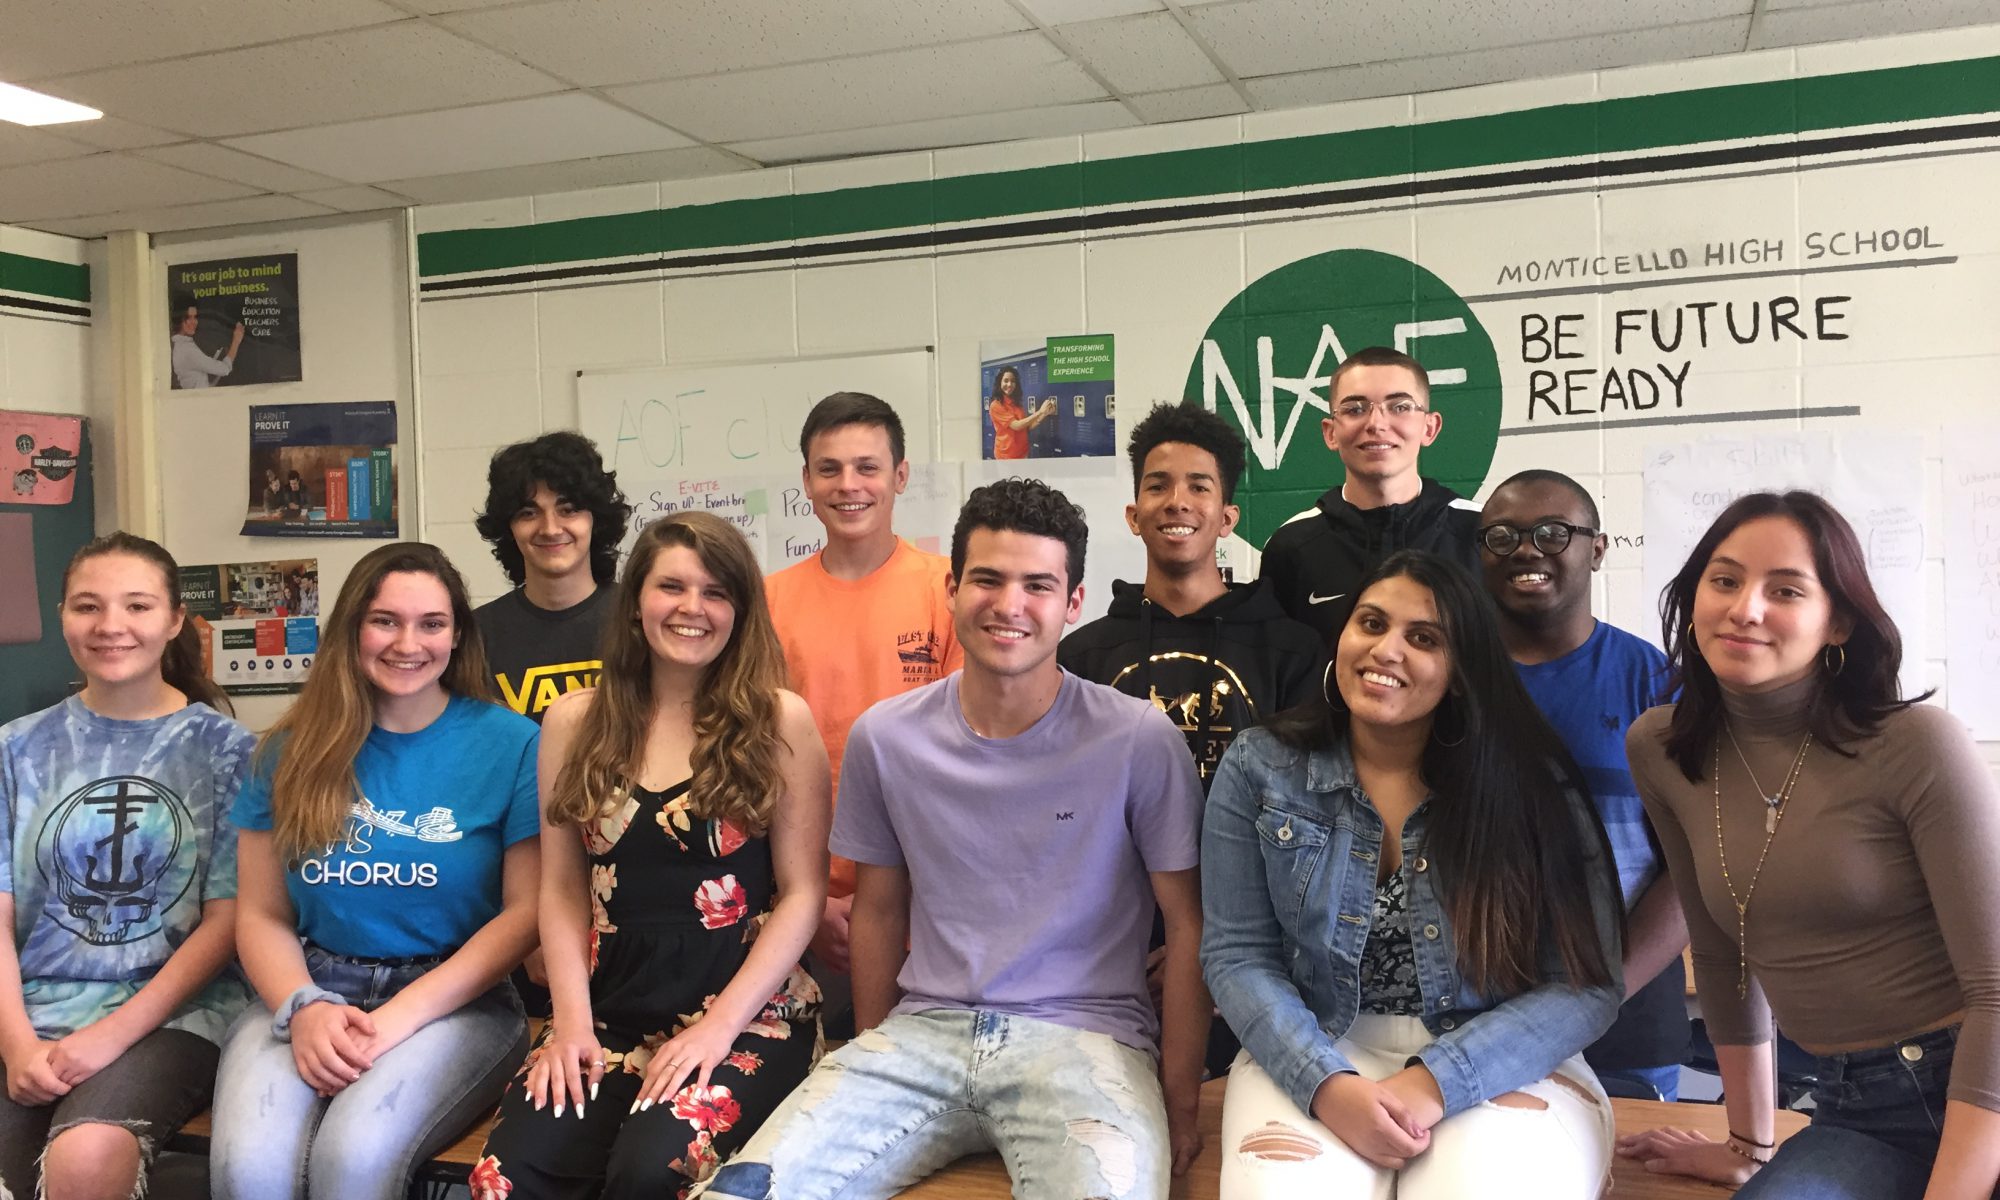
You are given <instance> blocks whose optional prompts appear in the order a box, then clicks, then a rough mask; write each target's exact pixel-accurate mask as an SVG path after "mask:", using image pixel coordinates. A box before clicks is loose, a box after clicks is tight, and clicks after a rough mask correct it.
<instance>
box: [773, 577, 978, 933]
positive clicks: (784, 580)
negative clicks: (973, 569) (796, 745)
mask: <svg viewBox="0 0 2000 1200" xmlns="http://www.w3.org/2000/svg"><path fill="white" fill-rule="evenodd" d="M950 571H951V560H950V559H947V558H945V557H944V556H943V555H940V554H929V553H926V552H924V551H922V550H919V549H917V548H916V547H915V546H912V545H911V544H910V543H909V542H907V541H904V540H903V539H902V538H897V539H896V549H895V551H894V552H893V553H891V554H890V555H889V561H887V562H885V563H883V564H882V565H881V566H879V567H877V568H875V570H874V571H872V572H870V573H869V574H868V576H867V577H866V578H864V579H854V580H848V579H836V578H834V577H833V576H832V575H829V574H828V573H827V570H826V567H825V565H824V564H822V563H821V562H820V556H819V555H817V554H815V555H813V556H812V557H811V558H808V559H806V560H805V561H804V562H801V563H794V564H793V565H791V566H789V567H786V568H785V569H784V570H782V571H779V572H778V573H777V574H775V575H772V576H770V577H769V578H767V579H766V580H764V591H765V595H766V596H767V597H768V599H769V601H770V605H771V620H772V622H773V623H774V624H775V625H776V626H777V627H778V641H779V642H780V643H782V644H783V646H784V648H785V664H786V666H787V668H788V669H789V673H790V675H791V685H792V690H793V691H795V692H797V693H798V694H799V695H801V696H803V697H805V701H806V703H807V704H808V705H811V706H812V713H813V722H814V723H815V724H817V725H818V726H819V735H820V737H821V738H822V739H823V740H824V741H825V742H826V754H827V757H828V758H829V759H831V760H832V761H833V786H834V799H835V801H836V802H838V800H839V798H840V759H841V752H842V751H843V750H845V749H846V747H847V731H848V729H849V728H851V727H852V726H853V725H854V720H855V718H856V717H859V716H860V715H861V714H862V712H863V711H864V710H865V709H867V708H868V706H869V705H871V704H874V703H875V702H876V701H878V700H886V699H888V698H889V697H891V696H895V695H900V694H901V693H903V692H907V691H910V690H911V689H913V688H920V687H922V686H923V685H925V684H927V683H931V682H933V681H935V680H939V679H943V678H944V677H945V676H946V675H949V674H951V673H952V672H953V671H956V670H958V668H959V667H960V666H961V665H962V664H963V662H964V655H963V654H962V653H961V652H960V651H959V647H958V639H957V637H955V636H954V635H953V634H952V629H951V603H950V601H949V600H947V599H946V598H945V591H944V580H945V576H946V575H947V574H948V573H949V572H950ZM829 882H830V886H829V889H828V891H829V894H831V895H834V896H851V895H853V894H854V864H853V862H851V861H849V860H848V859H845V858H839V857H836V858H835V859H834V860H833V871H832V877H831V879H830V881H829Z"/></svg>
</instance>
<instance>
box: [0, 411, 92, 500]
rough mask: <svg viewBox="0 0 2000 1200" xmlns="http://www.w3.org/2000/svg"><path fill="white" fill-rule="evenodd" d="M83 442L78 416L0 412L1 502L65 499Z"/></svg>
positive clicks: (71, 491)
mask: <svg viewBox="0 0 2000 1200" xmlns="http://www.w3.org/2000/svg"><path fill="white" fill-rule="evenodd" d="M82 448H83V418H82V417H65V416H59V415H57V414H55V413H29V412H0V474H4V475H5V476H6V478H7V485H6V488H5V490H4V491H0V504H68V503H69V500H70V497H71V496H72V495H74V494H75V492H76V466H77V461H78V454H79V452H80V451H81V450H82Z"/></svg>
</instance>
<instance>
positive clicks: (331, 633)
mask: <svg viewBox="0 0 2000 1200" xmlns="http://www.w3.org/2000/svg"><path fill="white" fill-rule="evenodd" d="M403 571H407V572H410V573H412V574H416V575H429V576H431V577H432V578H434V579H436V580H437V581H438V582H439V583H441V584H443V585H444V590H445V594H446V595H447V596H449V597H450V598H451V632H452V652H451V661H450V662H448V663H446V664H445V668H444V675H443V676H442V677H441V678H440V679H439V682H440V683H441V684H443V685H444V689H445V690H446V691H447V692H450V693H452V694H454V695H458V696H470V697H472V698H473V699H475V700H485V701H488V702H489V703H498V701H499V695H498V693H496V692H495V691H494V688H493V675H492V672H490V671H488V670H487V667H486V645H485V643H484V642H482V641H480V640H479V627H478V626H477V625H475V624H474V623H473V618H472V601H471V600H469V599H468V598H467V595H466V591H465V580H463V579H461V578H460V577H459V574H458V568H456V567H454V566H452V565H451V560H450V559H448V558H446V557H445V556H444V551H442V550H440V549H438V548H437V547H436V546H432V545H430V544H428V543H425V542H392V543H390V544H389V545H387V546H381V547H378V548H377V549H374V550H371V551H369V552H368V553H367V554H365V555H363V556H362V559H361V561H360V562H358V563H355V564H354V569H353V570H351V571H349V572H348V573H347V581H346V582H345V583H343V584H341V585H340V598H339V599H337V600H335V601H334V603H333V612H332V614H331V615H329V616H328V617H327V619H326V628H325V630H324V631H323V633H322V635H321V638H320V646H319V657H318V659H317V660H315V661H314V663H313V666H312V672H311V673H310V674H308V675H307V676H306V682H305V686H304V687H302V688H300V689H299V698H298V699H297V700H296V701H295V702H293V704H292V707H291V709H290V710H289V711H287V712H286V713H285V715H284V716H283V717H281V718H279V720H278V723H277V724H276V725H273V726H272V727H271V729H270V731H269V732H267V733H266V734H265V735H264V736H263V738H262V739H261V740H260V741H259V742H258V744H257V756H256V762H257V767H258V769H259V770H262V769H264V768H265V766H266V764H268V763H270V762H271V760H272V758H273V756H275V759H276V766H275V769H273V770H272V772H271V818H272V820H271V832H272V835H273V841H274V842H275V843H276V844H277V848H278V853H279V854H280V855H281V856H282V857H283V860H284V861H285V862H288V863H291V862H297V861H298V860H299V859H301V858H304V857H306V856H307V855H309V854H314V853H317V852H318V851H319V850H320V849H321V848H322V847H324V846H328V845H331V844H332V843H334V842H336V841H338V840H339V839H340V837H341V834H342V831H343V830H344V829H345V828H346V824H347V818H348V813H349V812H350V811H352V809H353V807H354V801H355V798H356V796H357V795H358V794H359V788H358V786H357V784H356V783H355V779H354V758H355V755H357V754H359V753H361V744H362V743H363V742H365V741H367V740H368V731H369V730H371V729H373V728H374V727H375V689H374V687H373V686H372V685H371V684H370V683H369V682H368V676H367V674H366V673H365V672H363V671H362V669H361V650H360V642H361V622H362V620H363V618H365V617H366V616H367V615H368V609H369V606H370V605H372V604H374V603H375V596H376V593H378V592H380V591H381V590H382V580H383V579H384V578H385V577H386V576H389V575H393V574H396V573H398V572H403Z"/></svg>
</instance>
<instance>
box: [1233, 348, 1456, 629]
mask: <svg viewBox="0 0 2000 1200" xmlns="http://www.w3.org/2000/svg"><path fill="white" fill-rule="evenodd" d="M1327 394H1328V397H1329V398H1330V400H1331V401H1332V408H1331V411H1330V412H1329V413H1328V415H1327V416H1326V418H1325V419H1324V420H1322V421H1321V422H1320V433H1321V435H1322V436H1324V437H1325V439H1326V446H1327V449H1329V450H1332V451H1333V452H1334V453H1336V454H1338V455H1339V456H1340V462H1341V465H1342V466H1344V467H1345V468H1347V481H1346V482H1345V483H1344V484H1342V485H1341V486H1340V487H1337V488H1334V489H1332V490H1331V491H1329V492H1327V493H1326V495H1324V496H1321V497H1320V498H1319V503H1318V504H1317V505H1315V506H1314V507H1312V508H1309V509H1307V510H1305V511H1304V512H1302V513H1300V514H1298V515H1297V516H1295V517H1293V518H1292V519H1291V520H1289V521H1286V522H1285V523H1284V524H1283V525H1280V526H1279V527H1278V531H1277V532H1276V533H1273V534H1272V535H1271V539H1270V540H1269V541H1268V542H1265V543H1264V566H1263V570H1262V572H1261V575H1262V577H1263V579H1264V580H1266V581H1267V582H1268V583H1269V584H1270V586H1271V589H1272V592H1273V593H1274V594H1275V595H1276V597H1277V601H1278V604H1279V605H1280V606H1281V607H1283V608H1284V610H1285V612H1286V613H1288V614H1289V615H1290V616H1291V617H1292V618H1293V619H1294V620H1298V621H1303V622H1305V623H1306V624H1307V625H1310V626H1312V628H1313V631H1314V632H1315V633H1317V634H1318V635H1319V638H1320V643H1321V645H1323V646H1330V645H1331V644H1332V643H1333V640H1334V638H1336V637H1338V636H1339V634H1340V630H1341V628H1342V627H1343V626H1344V625H1346V624H1347V616H1348V614H1349V613H1351V612H1353V611H1354V591H1355V586H1356V585H1357V584H1359V583H1360V582H1361V580H1362V578H1363V577H1365V576H1366V575H1367V574H1368V573H1369V572H1370V571H1373V570H1374V569H1375V568H1376V567H1377V566H1378V565H1380V563H1381V562H1382V560H1383V559H1385V558H1387V557H1389V555H1391V554H1393V553H1395V552H1396V551H1398V550H1428V551H1430V552H1431V553H1433V554H1437V555H1441V556H1443V557H1445V558H1448V559H1450V560H1452V561H1453V562H1455V563H1458V564H1459V565H1460V566H1462V567H1464V568H1465V569H1466V570H1467V571H1468V572H1471V577H1472V578H1473V579H1475V580H1476V579H1478V578H1479V570H1480V564H1479V549H1478V541H1479V506H1478V505H1477V504H1474V503H1472V502H1471V501H1470V500H1465V499H1461V498H1460V497H1459V495H1458V494H1457V493H1456V492H1454V491H1452V490H1451V489H1450V488H1448V487H1446V486H1444V485H1443V484H1441V483H1438V482H1437V481H1436V480H1432V479H1425V478H1424V477H1423V476H1421V475H1419V474H1417V453H1418V451H1420V450H1422V449H1423V448H1424V447H1425V446H1428V445H1430V444H1431V443H1432V442H1435V441H1436V440H1437V436H1438V432H1439V431H1440V430H1441V429H1443V428H1444V417H1443V416H1441V415H1440V414H1438V413H1435V412H1432V411H1431V408H1430V378H1429V376H1428V375H1427V374H1426V373H1425V372H1424V368H1423V366H1422V365H1421V364H1419V363H1418V362H1417V360H1416V359H1414V358H1411V357H1410V356H1409V355H1407V354H1404V353H1402V352H1401V351H1398V350H1391V349H1388V348H1387V347H1383V346H1371V347H1369V348H1368V349H1366V350H1357V351H1355V352H1354V353H1353V354H1351V355H1349V356H1348V357H1347V359H1346V360H1345V361H1344V362H1342V363H1341V364H1340V366H1339V367H1337V368H1335V370H1334V372H1333V381H1332V383H1331V385H1330V386H1329V387H1328V389H1327Z"/></svg>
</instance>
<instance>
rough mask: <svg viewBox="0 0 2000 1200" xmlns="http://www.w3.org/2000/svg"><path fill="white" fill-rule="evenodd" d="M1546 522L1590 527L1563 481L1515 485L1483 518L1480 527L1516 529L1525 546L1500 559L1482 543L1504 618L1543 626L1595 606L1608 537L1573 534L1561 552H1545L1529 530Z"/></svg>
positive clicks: (1487, 575)
mask: <svg viewBox="0 0 2000 1200" xmlns="http://www.w3.org/2000/svg"><path fill="white" fill-rule="evenodd" d="M1543 521H1562V522H1565V523H1567V524H1570V525H1580V526H1584V527H1589V526H1590V525H1591V524H1593V522H1592V521H1591V517H1590V513H1589V512H1588V511H1586V510H1585V508H1584V504H1583V500H1582V498H1581V497H1579V496H1578V495H1577V494H1576V493H1575V492H1573V491H1571V490H1570V489H1569V488H1567V487H1564V486H1563V485H1562V484H1560V483H1553V482H1548V481H1540V482H1534V483H1516V484H1510V485H1508V486H1506V487H1503V488H1501V489H1500V490H1499V491H1497V492H1494V493H1493V495H1492V497H1491V498H1490V499H1488V500H1487V501H1486V507H1485V509H1484V511H1482V512H1481V513H1480V515H1479V525H1480V528H1482V529H1483V528H1485V527H1487V526H1489V525H1512V526H1513V527H1514V528H1516V529H1518V530H1520V531H1521V534H1520V537H1521V544H1520V545H1518V546H1516V547H1515V548H1514V552H1513V553H1512V554H1508V555H1504V556H1503V555H1498V554H1495V553H1493V552H1492V551H1491V550H1488V549H1487V548H1486V547H1485V546H1484V545H1483V544H1482V545H1481V546H1480V548H1479V566H1480V571H1481V575H1482V578H1483V581H1484V582H1485V584H1486V592H1487V594H1488V595H1490V596H1492V597H1493V601H1494V603H1495V604H1496V605H1498V606H1499V608H1500V612H1501V614H1502V615H1503V616H1505V617H1507V618H1508V619H1510V620H1513V621H1516V622H1518V623H1520V624H1522V625H1527V626H1542V625H1546V624H1549V623H1550V622H1551V621H1553V620H1559V619H1562V618H1565V617H1568V616H1572V615H1574V614H1575V613H1576V611H1577V610H1578V609H1582V610H1584V611H1588V610H1589V608H1590V577H1591V574H1592V573H1593V572H1595V571H1596V570H1597V568H1598V567H1599V566H1600V565H1601V564H1602V563H1603V561H1604V549H1605V537H1604V535H1603V534H1601V533H1600V534H1597V535H1595V536H1588V537H1587V536H1584V535H1581V534H1579V535H1574V536H1572V537H1571V538H1570V540H1569V545H1567V546H1565V547H1564V548H1563V551H1562V553H1561V554H1544V553H1542V551H1541V549H1540V548H1539V547H1537V546H1536V545H1535V539H1534V538H1533V537H1532V536H1531V534H1530V532H1529V531H1531V530H1532V529H1534V527H1535V526H1536V525H1538V524H1540V523H1541V522H1543Z"/></svg>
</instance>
